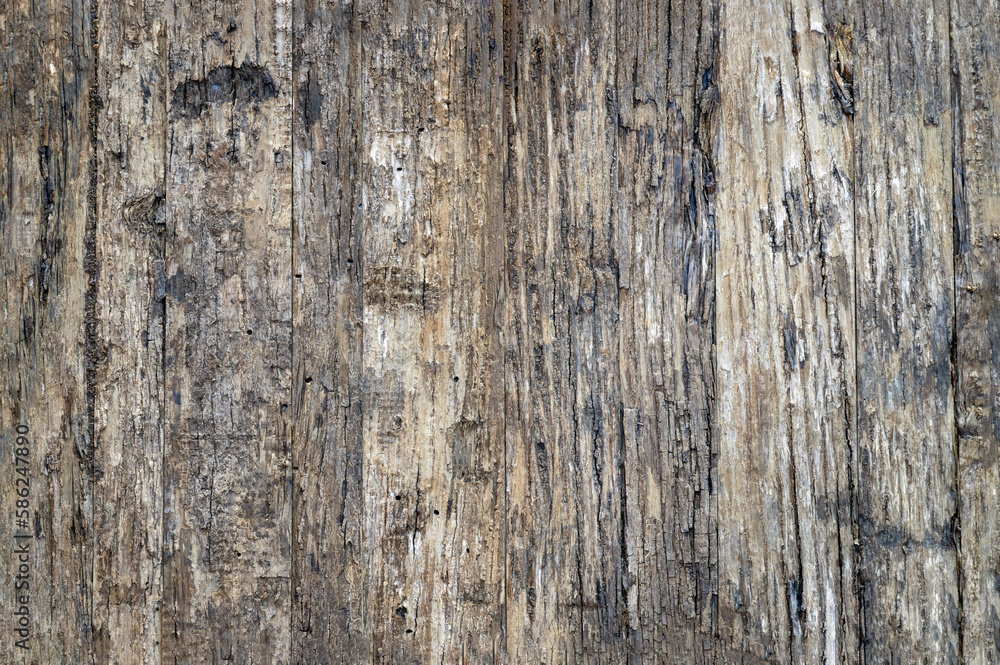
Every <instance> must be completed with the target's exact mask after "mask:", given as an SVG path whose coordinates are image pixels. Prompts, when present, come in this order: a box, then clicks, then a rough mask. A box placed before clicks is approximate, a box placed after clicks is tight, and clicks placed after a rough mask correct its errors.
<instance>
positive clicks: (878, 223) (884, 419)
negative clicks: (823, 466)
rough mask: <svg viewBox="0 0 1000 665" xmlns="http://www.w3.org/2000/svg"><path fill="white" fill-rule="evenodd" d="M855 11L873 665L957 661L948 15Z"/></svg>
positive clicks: (941, 6)
mask: <svg viewBox="0 0 1000 665" xmlns="http://www.w3.org/2000/svg"><path fill="white" fill-rule="evenodd" d="M856 11H857V15H856V18H855V21H854V50H855V68H854V78H855V88H856V110H855V117H856V127H855V150H856V161H855V165H856V179H857V184H856V192H857V196H856V206H857V218H856V223H857V244H856V247H857V257H858V259H857V270H858V280H857V281H858V295H857V298H858V303H857V305H858V313H857V321H858V405H859V417H858V448H859V464H860V474H859V520H860V546H861V552H860V557H861V560H860V578H861V579H860V583H861V597H860V603H861V623H862V638H863V642H862V660H863V661H864V662H871V663H882V662H890V661H895V662H935V663H941V662H956V661H957V659H958V657H959V653H960V649H959V621H960V610H959V603H960V596H959V590H958V577H957V560H956V543H957V533H955V531H954V526H955V524H956V517H957V515H956V511H957V509H958V506H957V503H956V493H957V490H958V488H957V487H956V473H957V469H956V463H955V462H956V460H955V437H954V433H955V431H954V430H955V420H954V393H953V385H952V355H951V354H952V339H953V325H954V307H955V301H954V290H953V289H954V276H953V261H954V256H953V252H952V232H953V228H952V224H953V220H952V205H951V195H952V176H951V153H952V130H951V124H952V119H951V111H950V106H951V75H950V73H949V67H950V54H949V25H948V4H947V3H946V2H942V1H939V0H918V1H916V2H910V1H907V2H902V1H899V0H893V1H891V2H886V3H884V4H872V3H859V6H858V7H857V9H856Z"/></svg>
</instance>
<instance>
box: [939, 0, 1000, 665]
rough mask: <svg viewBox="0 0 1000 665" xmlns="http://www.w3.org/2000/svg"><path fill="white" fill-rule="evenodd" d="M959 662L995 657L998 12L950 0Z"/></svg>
mask: <svg viewBox="0 0 1000 665" xmlns="http://www.w3.org/2000/svg"><path fill="white" fill-rule="evenodd" d="M950 41H951V46H952V49H953V50H952V57H951V67H952V90H951V99H952V112H953V113H954V114H955V115H954V116H953V117H952V127H953V132H954V146H955V153H954V159H953V162H952V164H953V169H952V187H953V191H954V197H953V201H954V205H955V236H954V238H955V305H956V307H955V309H956V316H957V320H956V323H955V325H956V333H955V334H956V339H955V363H956V365H955V372H956V377H957V384H956V389H957V392H956V396H955V400H956V401H955V404H956V414H955V417H956V422H957V430H956V433H957V435H958V440H957V442H956V444H957V446H958V464H959V466H958V474H959V476H958V480H959V483H958V487H957V490H958V494H959V498H958V501H959V515H958V517H959V520H958V528H959V529H960V546H961V549H960V551H959V555H960V561H959V566H960V568H959V570H960V571H961V578H960V579H959V584H960V585H961V588H960V592H961V608H960V609H961V613H962V653H961V658H962V662H965V663H995V662H998V661H1000V521H998V520H1000V517H998V516H1000V307H998V300H997V299H998V296H1000V272H998V266H997V257H998V255H1000V254H998V250H1000V217H998V213H1000V145H998V141H1000V118H998V115H1000V72H998V71H997V67H996V63H997V62H998V58H1000V15H998V13H997V6H996V3H986V2H952V3H951V39H950Z"/></svg>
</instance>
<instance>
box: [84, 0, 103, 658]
mask: <svg viewBox="0 0 1000 665" xmlns="http://www.w3.org/2000/svg"><path fill="white" fill-rule="evenodd" d="M97 3H98V0H89V11H90V16H89V19H90V26H89V28H90V30H89V35H88V37H89V39H88V44H87V45H86V47H85V52H87V51H89V53H90V63H89V65H90V66H89V68H88V72H87V73H88V77H87V85H88V86H89V91H88V99H89V105H88V109H87V111H88V116H89V122H88V125H87V133H88V138H89V142H90V155H89V156H88V159H87V178H88V183H87V215H86V226H85V229H84V236H83V265H84V271H85V273H86V276H87V288H86V292H85V295H84V312H83V321H84V324H83V325H84V337H85V340H86V341H85V344H86V353H87V357H86V362H85V363H84V385H85V386H86V391H87V401H86V404H87V421H86V422H87V434H86V437H87V450H86V452H85V455H86V459H85V463H86V473H85V474H84V478H83V489H84V492H85V493H87V494H90V493H91V491H92V489H93V483H94V477H95V476H94V472H95V466H94V458H95V456H96V448H97V442H96V440H95V434H96V431H95V425H94V403H95V400H96V397H97V394H96V392H97V391H96V382H97V362H98V353H99V349H98V345H97V311H96V310H97V290H98V286H97V280H98V277H99V275H98V272H99V268H98V265H97V123H98V113H99V110H100V108H101V96H100V90H99V88H98V73H99V66H98V63H99V62H100V51H99V48H98V46H99V41H98V20H97ZM89 518H90V528H89V531H90V533H89V534H88V536H89V538H90V561H89V565H90V569H89V571H88V572H89V577H90V592H89V593H90V615H89V617H88V618H87V621H88V625H87V626H86V628H85V629H84V635H85V636H86V638H87V640H88V642H89V643H90V644H88V645H87V646H86V647H85V648H86V650H87V652H88V654H89V657H90V662H91V663H94V650H93V648H92V641H93V632H94V592H93V590H94V551H95V550H94V545H95V542H94V537H95V534H94V524H95V520H94V502H93V497H92V496H91V500H90V515H89ZM86 563H87V562H86V561H85V562H84V565H86ZM83 593H84V597H85V599H86V594H87V593H88V592H87V589H86V588H84V589H83Z"/></svg>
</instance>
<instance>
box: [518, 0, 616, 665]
mask: <svg viewBox="0 0 1000 665" xmlns="http://www.w3.org/2000/svg"><path fill="white" fill-rule="evenodd" d="M506 10H507V17H506V20H505V23H506V27H505V37H506V40H507V41H506V42H505V44H504V51H505V53H506V62H505V79H506V83H507V85H506V90H505V111H506V127H507V130H506V131H507V136H508V153H507V178H506V184H505V188H504V208H505V209H504V220H505V243H506V276H505V277H506V290H505V306H504V317H505V323H504V325H505V350H506V361H505V375H506V393H507V412H506V413H507V417H506V430H507V487H508V510H507V536H508V552H507V649H508V653H509V657H510V658H511V660H512V661H513V662H535V663H539V662H541V663H555V662H560V663H561V662H578V663H589V662H620V661H621V660H622V658H623V657H624V656H623V654H624V649H625V645H624V640H623V630H622V628H623V626H622V624H623V613H624V609H625V606H624V597H623V593H624V592H625V589H624V586H623V585H624V583H625V581H626V579H627V578H626V577H625V571H624V565H625V561H624V553H623V551H622V550H623V542H622V540H623V535H624V531H623V527H624V524H623V522H622V517H621V504H622V491H623V483H624V479H623V474H624V468H623V466H622V464H623V458H622V450H621V449H622V434H621V428H622V417H623V416H622V402H621V391H620V388H619V367H618V361H619V339H618V319H619V307H620V303H619V300H618V289H619V284H618V266H617V257H616V235H615V232H616V224H615V220H614V217H613V214H614V195H615V190H614V178H613V167H614V158H615V150H616V136H617V132H616V128H615V124H614V123H615V115H614V113H615V98H616V94H615V86H616V81H615V63H616V60H615V57H616V46H615V43H616V42H615V39H616V28H615V26H616V16H617V11H618V10H617V6H616V3H614V2H593V3H583V2H568V3H562V4H553V5H547V4H544V3H538V4H537V5H536V4H534V3H524V4H522V3H515V2H511V3H508V4H507V6H506Z"/></svg>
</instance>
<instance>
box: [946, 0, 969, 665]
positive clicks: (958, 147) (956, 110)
mask: <svg viewBox="0 0 1000 665" xmlns="http://www.w3.org/2000/svg"><path fill="white" fill-rule="evenodd" d="M951 10H952V7H951V3H950V2H949V3H948V66H949V68H950V69H951V72H950V74H951V91H950V92H951V202H952V205H951V214H952V243H951V279H952V284H951V286H952V289H951V305H952V320H951V392H952V401H953V404H954V411H953V413H952V436H953V441H954V443H953V454H954V456H955V477H954V483H955V513H954V514H953V515H952V518H951V543H952V546H953V547H954V548H955V569H956V570H955V572H956V575H957V577H958V665H962V663H963V662H964V657H965V648H964V632H965V609H964V606H963V600H964V599H963V594H964V590H965V579H964V571H963V567H962V483H961V473H962V469H961V457H960V452H961V451H960V446H961V443H960V439H959V435H958V414H959V409H960V404H959V392H958V391H959V385H958V297H959V296H958V294H959V291H958V274H957V266H958V259H957V255H958V251H959V247H961V244H960V240H959V228H960V225H959V214H960V211H959V207H958V206H956V205H955V197H956V196H961V199H962V201H963V205H962V209H963V210H964V207H965V206H964V201H965V187H964V184H963V183H962V182H961V181H959V182H958V183H956V179H957V178H962V177H964V176H961V175H960V174H962V173H963V169H964V168H965V164H964V161H965V155H964V148H963V147H962V146H963V145H964V140H965V128H964V126H963V122H962V120H963V119H962V115H961V108H962V88H961V83H962V82H961V76H959V72H958V63H957V62H956V60H955V34H954V31H955V24H954V21H953V20H952V11H951Z"/></svg>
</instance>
